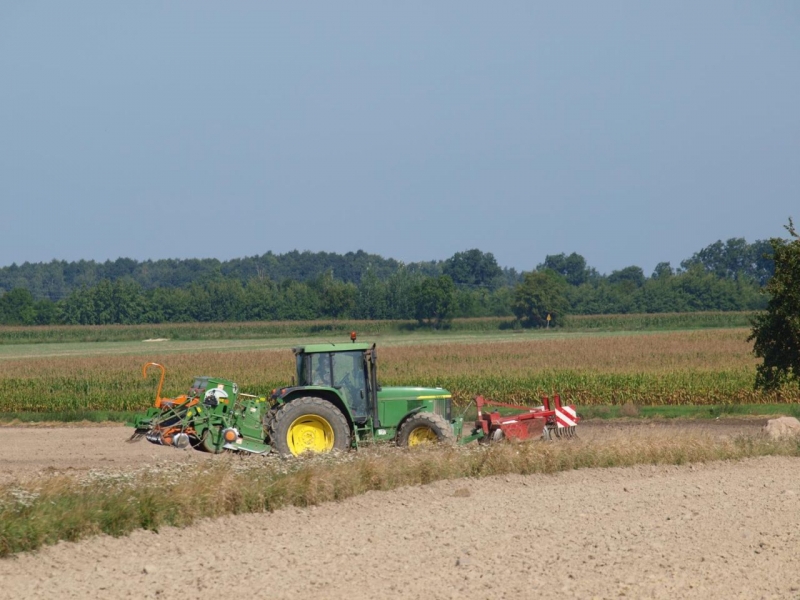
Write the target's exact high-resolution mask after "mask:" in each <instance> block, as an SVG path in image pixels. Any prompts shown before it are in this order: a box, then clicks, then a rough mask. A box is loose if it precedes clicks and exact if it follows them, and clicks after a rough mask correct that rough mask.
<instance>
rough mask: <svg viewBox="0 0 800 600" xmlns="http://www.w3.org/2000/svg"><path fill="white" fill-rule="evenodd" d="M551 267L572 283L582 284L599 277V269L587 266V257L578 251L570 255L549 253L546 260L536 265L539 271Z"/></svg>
mask: <svg viewBox="0 0 800 600" xmlns="http://www.w3.org/2000/svg"><path fill="white" fill-rule="evenodd" d="M546 269H550V270H551V271H555V272H556V273H558V274H559V275H561V276H563V277H564V279H566V280H567V283H569V284H570V285H581V284H583V283H587V282H589V281H590V280H592V279H594V278H596V277H597V271H596V270H595V269H593V268H591V267H587V266H586V259H585V258H583V256H581V255H580V254H578V253H577V252H573V253H572V254H570V255H569V256H567V255H566V254H564V253H563V252H562V253H561V254H548V255H547V256H546V257H545V259H544V262H543V263H542V264H540V265H538V266H537V267H536V270H537V271H544V270H546Z"/></svg>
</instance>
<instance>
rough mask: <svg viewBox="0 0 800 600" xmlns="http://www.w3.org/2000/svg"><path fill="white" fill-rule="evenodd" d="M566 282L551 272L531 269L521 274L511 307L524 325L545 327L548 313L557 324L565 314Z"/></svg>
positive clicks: (566, 303)
mask: <svg viewBox="0 0 800 600" xmlns="http://www.w3.org/2000/svg"><path fill="white" fill-rule="evenodd" d="M567 307H568V302H567V283H566V282H565V281H564V278H563V277H561V276H560V275H558V274H557V273H555V272H554V271H550V270H547V271H534V272H533V273H525V274H523V276H522V283H520V284H519V285H517V287H516V289H515V290H514V301H513V303H512V306H511V308H512V310H513V311H514V314H515V315H516V317H517V319H519V320H520V321H521V322H522V323H523V324H524V325H525V326H526V327H544V326H545V325H546V324H547V315H550V317H551V319H552V323H553V324H554V325H556V324H558V322H559V321H560V320H561V318H562V317H563V316H564V315H565V314H566V312H567Z"/></svg>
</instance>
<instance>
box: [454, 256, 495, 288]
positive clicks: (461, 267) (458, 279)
mask: <svg viewBox="0 0 800 600" xmlns="http://www.w3.org/2000/svg"><path fill="white" fill-rule="evenodd" d="M442 272H443V273H444V274H445V275H449V276H450V278H451V279H452V280H453V283H455V284H456V285H459V286H468V287H486V288H489V289H495V288H496V287H498V286H499V285H500V284H501V283H502V277H503V269H501V268H500V267H499V266H498V264H497V260H495V258H494V255H493V254H492V253H491V252H486V253H484V252H481V251H480V250H478V249H477V248H473V249H472V250H467V251H466V252H456V253H455V254H454V255H453V256H451V257H450V258H448V259H447V260H446V261H444V265H443V266H442Z"/></svg>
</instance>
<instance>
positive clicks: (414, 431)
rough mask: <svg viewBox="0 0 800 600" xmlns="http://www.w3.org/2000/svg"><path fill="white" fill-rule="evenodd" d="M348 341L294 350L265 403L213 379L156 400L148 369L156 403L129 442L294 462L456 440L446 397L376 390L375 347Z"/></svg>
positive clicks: (437, 391)
mask: <svg viewBox="0 0 800 600" xmlns="http://www.w3.org/2000/svg"><path fill="white" fill-rule="evenodd" d="M351 338H352V343H349V344H348V343H345V344H313V345H307V346H300V347H297V348H294V355H295V362H296V369H297V374H296V380H295V381H296V382H295V381H293V382H292V384H291V385H289V386H287V387H283V388H280V389H276V390H273V392H272V394H271V396H270V397H269V399H267V398H266V397H258V396H252V395H249V394H243V393H241V392H240V391H239V389H238V386H237V385H236V384H235V383H233V382H232V381H229V380H226V379H221V378H215V377H198V378H196V379H195V381H194V384H193V386H192V388H191V389H190V390H189V392H188V393H187V394H185V395H183V396H179V397H177V398H174V399H167V398H161V388H162V386H163V383H164V376H165V370H164V368H163V367H161V365H156V366H158V367H159V368H161V370H162V372H161V381H160V382H159V386H158V392H157V394H156V402H155V405H154V406H153V407H152V408H150V409H149V410H148V411H147V413H146V414H144V415H140V416H138V417H136V418H135V420H134V422H133V423H132V425H133V426H134V427H135V428H136V431H135V433H134V434H133V436H132V438H131V440H136V439H140V438H142V437H145V438H146V439H148V440H149V441H151V442H153V443H158V444H165V445H171V446H176V447H178V448H185V447H188V446H192V447H195V448H197V449H199V450H204V451H207V452H215V453H216V452H222V451H223V450H238V451H244V452H251V453H256V454H264V453H268V452H270V451H275V452H277V453H279V454H281V455H283V456H292V455H294V456H297V455H300V454H303V453H305V452H330V451H332V450H347V449H349V448H357V447H358V446H359V445H360V444H362V443H368V442H372V441H395V442H396V443H397V444H399V445H401V446H417V445H421V444H429V443H435V442H444V443H452V442H455V440H456V439H457V438H460V437H461V433H462V429H463V418H460V417H459V418H454V417H453V415H452V398H451V394H450V392H448V391H447V390H445V389H442V388H424V387H381V385H380V383H378V353H377V350H376V347H375V345H374V344H372V345H370V344H363V343H356V341H355V335H351ZM151 365H155V363H148V364H147V365H145V367H144V369H143V373H146V370H147V368H148V367H149V366H151ZM293 379H294V378H293ZM476 437H477V436H476ZM464 441H465V440H464Z"/></svg>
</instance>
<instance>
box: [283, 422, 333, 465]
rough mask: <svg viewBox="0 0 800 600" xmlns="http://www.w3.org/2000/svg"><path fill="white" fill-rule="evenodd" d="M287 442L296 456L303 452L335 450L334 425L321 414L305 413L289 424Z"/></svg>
mask: <svg viewBox="0 0 800 600" xmlns="http://www.w3.org/2000/svg"><path fill="white" fill-rule="evenodd" d="M286 443H287V444H288V445H289V451H290V452H291V453H292V454H294V455H295V456H297V455H298V454H302V453H303V452H330V451H331V450H333V427H331V424H330V423H328V421H327V419H325V418H323V417H320V416H319V415H303V416H302V417H298V418H296V419H295V420H294V422H293V423H292V424H291V425H289V431H288V432H287V433H286Z"/></svg>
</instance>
